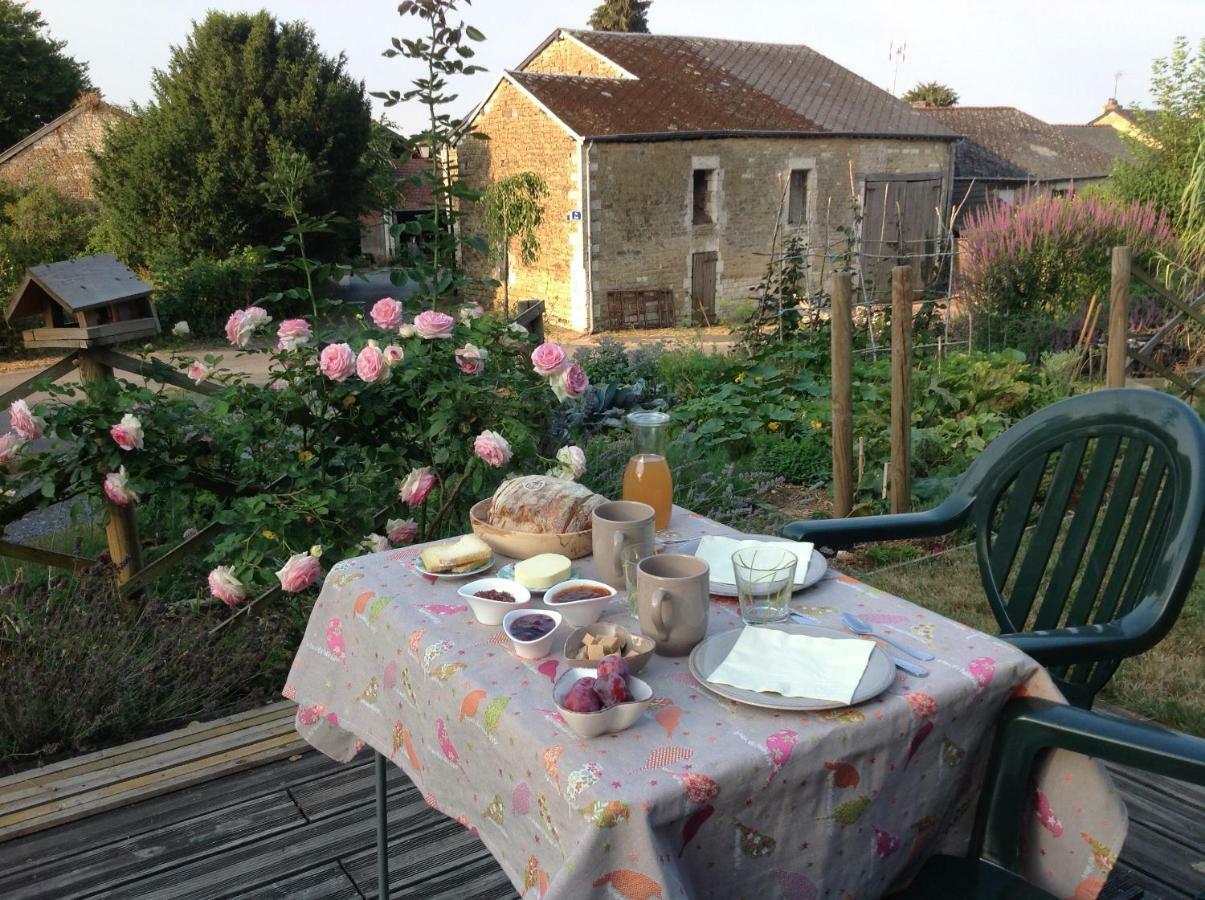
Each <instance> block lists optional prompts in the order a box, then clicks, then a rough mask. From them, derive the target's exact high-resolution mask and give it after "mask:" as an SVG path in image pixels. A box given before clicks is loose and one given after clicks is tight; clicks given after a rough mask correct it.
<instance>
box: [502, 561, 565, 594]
mask: <svg viewBox="0 0 1205 900" xmlns="http://www.w3.org/2000/svg"><path fill="white" fill-rule="evenodd" d="M498 577H499V578H509V579H510V580H511V581H514V580H515V564H514V563H507V564H506V565H504V566H503V567H502V568H501V569H499V570H498ZM569 578H577V566H571V567H570V568H569ZM569 578H566V579H564V580H565V581H568V580H569ZM559 583H560V582H557V584H559ZM551 587H556V585H555V584H554V585H552V586H551ZM550 589H551V588H542V589H537V588H528V590H529V591H531V595H532V596H533V597H543V596H544V591H547V590H550Z"/></svg>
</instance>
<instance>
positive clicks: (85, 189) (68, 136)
mask: <svg viewBox="0 0 1205 900" xmlns="http://www.w3.org/2000/svg"><path fill="white" fill-rule="evenodd" d="M124 115H125V114H124V113H122V112H121V111H120V110H116V109H114V108H112V107H110V106H107V105H105V104H99V105H96V106H93V107H92V108H89V109H85V110H83V111H82V112H80V114H79V115H77V116H75V117H74V118H72V119H70V120H69V121H67V122H64V123H63V124H62V125H61V126H59V127H58V128H56V129H54V130H53V131H51V132H49V133H48V134H46V135H44V136H43V137H42V138H40V139H39V140H37V141H36V142H34V143H33V144H30V145H29V146H28V147H25V148H24V149H22V150H21V151H20V152H19V153H17V154H16V155H15V156H13V157H12V158H11V159H8V160H5V161H4V162H3V163H0V179H3V180H4V181H7V182H10V183H11V184H16V185H20V186H23V187H25V186H29V185H31V184H49V185H51V186H52V187H54V188H55V189H56V190H58V191H59V192H60V193H63V194H66V195H67V196H69V197H74V198H76V199H77V200H95V199H96V194H95V193H94V192H93V190H92V170H93V164H92V157H91V156H90V155H89V151H91V150H99V149H100V148H101V145H102V144H103V142H104V138H105V132H106V131H107V130H108V128H109V127H110V126H111V125H112V124H113V123H114V122H115V121H117V120H118V119H120V118H123V117H124Z"/></svg>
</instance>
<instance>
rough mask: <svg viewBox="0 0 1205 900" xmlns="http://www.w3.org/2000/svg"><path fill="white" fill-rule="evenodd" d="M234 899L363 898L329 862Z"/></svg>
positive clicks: (304, 899) (355, 899)
mask: <svg viewBox="0 0 1205 900" xmlns="http://www.w3.org/2000/svg"><path fill="white" fill-rule="evenodd" d="M237 896H238V897H240V898H243V897H246V898H253V900H362V896H363V895H362V894H361V893H360V892H359V891H358V890H356V885H355V883H354V882H353V881H352V880H351V879H350V878H348V877H347V873H346V872H344V871H343V868H342V867H341V866H340V865H339V864H338V863H337V862H332V863H327V864H326V865H323V866H319V867H318V868H316V869H310V870H308V871H306V872H298V873H297V874H296V875H293V876H290V877H288V878H281V879H280V880H279V881H273V882H270V883H268V884H261V885H259V886H258V887H257V888H256V889H255V890H254V891H249V892H247V893H242V892H240V893H238V894H237ZM154 898H155V895H153V894H148V895H147V898H146V900H154Z"/></svg>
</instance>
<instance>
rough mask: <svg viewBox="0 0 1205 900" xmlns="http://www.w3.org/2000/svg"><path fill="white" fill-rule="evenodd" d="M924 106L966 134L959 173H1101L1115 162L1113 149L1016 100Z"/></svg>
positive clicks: (959, 148) (957, 157)
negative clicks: (1018, 104)
mask: <svg viewBox="0 0 1205 900" xmlns="http://www.w3.org/2000/svg"><path fill="white" fill-rule="evenodd" d="M922 112H923V113H924V115H927V116H930V117H931V118H933V119H934V120H935V121H937V122H940V123H941V124H943V125H945V126H946V127H948V128H951V129H953V130H954V131H956V132H958V133H959V134H961V135H963V136H964V138H965V139H964V140H962V141H959V142H958V144H957V145H956V146H955V148H954V177H955V178H958V179H966V178H982V179H986V180H989V181H1007V180H1017V181H1026V180H1033V181H1058V180H1063V179H1067V178H1101V177H1104V176H1105V175H1108V174H1109V170H1110V169H1111V168H1112V167H1113V157H1112V156H1111V155H1110V154H1108V153H1106V152H1104V151H1102V150H1100V149H1098V148H1097V147H1096V146H1094V145H1092V144H1089V143H1088V142H1086V141H1083V140H1076V139H1075V138H1074V137H1071V136H1070V135H1068V134H1067V133H1066V132H1064V131H1063V130H1062V128H1061V127H1060V126H1058V125H1051V124H1049V123H1047V122H1043V121H1042V120H1041V119H1037V118H1034V117H1033V116H1031V115H1028V114H1027V113H1023V112H1021V110H1019V109H1014V108H1013V107H1011V106H946V107H927V108H925V109H924V110H923V111H922Z"/></svg>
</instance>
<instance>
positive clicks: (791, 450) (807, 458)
mask: <svg viewBox="0 0 1205 900" xmlns="http://www.w3.org/2000/svg"><path fill="white" fill-rule="evenodd" d="M757 444H758V446H757V455H756V466H757V468H759V469H765V470H766V471H767V472H772V473H773V474H774V475H776V476H778V477H779V478H782V479H784V480H785V481H789V482H790V483H791V484H801V485H812V484H816V483H817V482H821V483H823V482H827V481H828V480H829V479H830V478H831V477H832V470H833V458H832V447H831V444H830V441H829V437H828V433H827V432H825V431H821V430H817V431H814V432H812V433H811V434H806V435H802V436H799V437H788V438H774V437H772V436H767V437H763V438H761V439H760V440H759V441H758V442H757Z"/></svg>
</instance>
